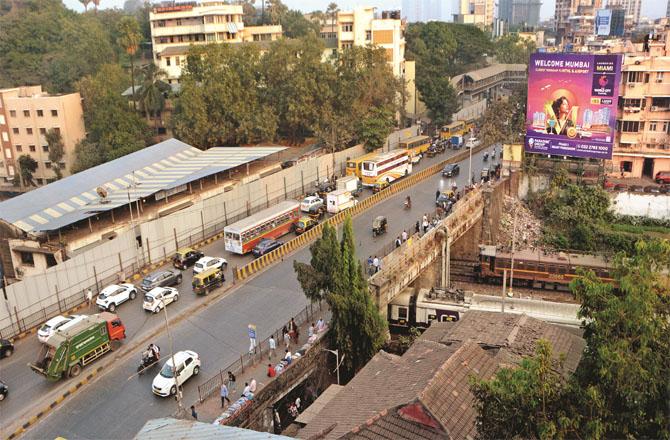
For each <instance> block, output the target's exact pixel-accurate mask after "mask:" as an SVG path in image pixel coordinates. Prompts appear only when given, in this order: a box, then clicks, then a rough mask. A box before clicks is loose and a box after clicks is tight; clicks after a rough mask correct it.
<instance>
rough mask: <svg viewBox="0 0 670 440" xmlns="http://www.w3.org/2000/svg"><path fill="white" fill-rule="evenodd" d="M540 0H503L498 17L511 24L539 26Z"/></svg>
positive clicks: (499, 6)
mask: <svg viewBox="0 0 670 440" xmlns="http://www.w3.org/2000/svg"><path fill="white" fill-rule="evenodd" d="M541 7H542V2H541V1H540V0H501V1H500V3H499V5H498V18H500V19H501V20H504V21H506V22H507V24H508V25H509V26H537V25H538V24H539V23H540V8H541Z"/></svg>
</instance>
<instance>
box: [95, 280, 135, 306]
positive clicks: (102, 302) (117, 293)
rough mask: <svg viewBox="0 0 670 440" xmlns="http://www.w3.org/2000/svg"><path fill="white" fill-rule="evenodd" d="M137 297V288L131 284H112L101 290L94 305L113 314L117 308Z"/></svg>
mask: <svg viewBox="0 0 670 440" xmlns="http://www.w3.org/2000/svg"><path fill="white" fill-rule="evenodd" d="M136 296H137V288H136V287H135V286H133V285H132V284H119V285H117V284H112V285H111V286H107V287H105V288H104V289H102V292H100V295H98V299H97V300H96V301H95V304H96V305H97V306H98V307H100V308H101V309H102V310H107V311H109V312H113V311H114V310H116V308H117V307H118V306H120V305H121V304H123V303H124V302H126V301H128V300H133V299H135V297H136Z"/></svg>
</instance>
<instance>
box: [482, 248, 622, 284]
mask: <svg viewBox="0 0 670 440" xmlns="http://www.w3.org/2000/svg"><path fill="white" fill-rule="evenodd" d="M479 250H480V252H479V261H478V263H477V265H475V267H474V271H475V277H476V278H477V281H479V282H485V283H489V282H497V283H500V284H502V280H503V277H504V276H505V271H507V278H508V279H509V277H510V272H511V268H512V253H511V252H507V251H503V250H500V249H498V248H497V247H496V246H490V245H480V246H479ZM579 268H582V269H586V270H592V271H593V272H594V273H595V275H596V277H598V278H599V279H600V280H601V281H603V282H608V283H613V282H614V279H613V278H612V274H611V271H612V261H611V260H610V259H608V258H607V257H605V256H597V255H587V254H575V253H567V252H556V253H547V252H545V251H543V250H540V249H534V250H533V249H522V250H518V251H516V252H514V285H515V286H518V287H520V286H525V287H530V288H533V287H538V288H542V289H547V288H552V287H553V288H554V289H558V288H559V287H560V286H567V285H568V284H570V281H572V280H573V279H575V278H577V277H578V276H579V275H578V274H577V269H579Z"/></svg>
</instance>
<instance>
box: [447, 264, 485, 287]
mask: <svg viewBox="0 0 670 440" xmlns="http://www.w3.org/2000/svg"><path fill="white" fill-rule="evenodd" d="M477 263H478V262H477V261H473V260H460V259H456V258H452V259H451V267H450V276H451V280H452V281H463V282H467V283H476V282H477V278H476V277H475V266H476V265H477Z"/></svg>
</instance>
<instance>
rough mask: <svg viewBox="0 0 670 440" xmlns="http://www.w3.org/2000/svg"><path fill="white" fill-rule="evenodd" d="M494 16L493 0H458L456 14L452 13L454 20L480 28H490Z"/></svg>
mask: <svg viewBox="0 0 670 440" xmlns="http://www.w3.org/2000/svg"><path fill="white" fill-rule="evenodd" d="M494 16H495V3H494V1H493V0H460V4H459V9H458V14H454V22H456V23H463V24H474V25H475V26H479V27H481V28H487V29H488V28H491V26H493V19H494Z"/></svg>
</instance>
